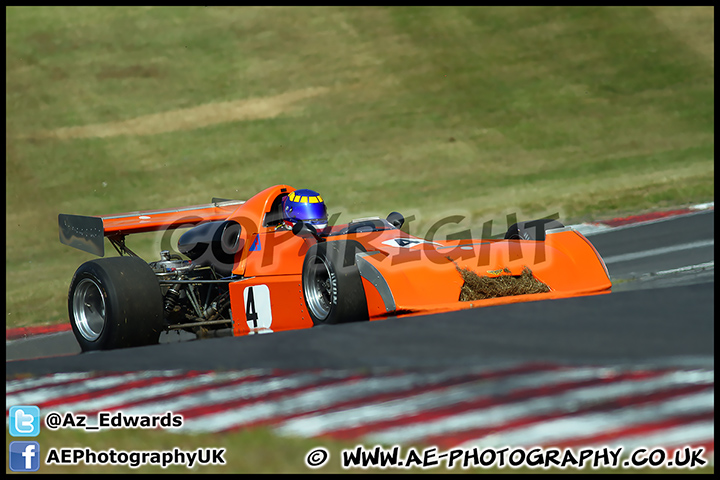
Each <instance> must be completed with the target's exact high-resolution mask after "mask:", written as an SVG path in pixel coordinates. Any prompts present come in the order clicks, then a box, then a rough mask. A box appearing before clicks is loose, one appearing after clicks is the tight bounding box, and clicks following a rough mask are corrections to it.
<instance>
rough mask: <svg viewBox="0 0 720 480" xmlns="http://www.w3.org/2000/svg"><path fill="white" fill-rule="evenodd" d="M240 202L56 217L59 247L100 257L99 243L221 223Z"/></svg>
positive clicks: (102, 253)
mask: <svg viewBox="0 0 720 480" xmlns="http://www.w3.org/2000/svg"><path fill="white" fill-rule="evenodd" d="M243 203H245V201H244V200H224V199H219V198H213V203H209V204H206V205H195V206H191V207H182V208H176V209H167V210H145V211H140V212H129V213H120V214H117V215H108V216H102V217H87V216H83V215H66V214H64V213H61V214H59V215H58V226H59V229H60V243H62V244H64V245H68V246H70V247H73V248H77V249H79V250H82V251H84V252H88V253H92V254H94V255H98V256H100V257H103V256H105V243H104V241H103V239H104V238H105V237H109V238H111V239H122V238H124V237H125V235H129V234H132V233H143V232H153V231H157V230H170V229H173V228H180V227H188V226H192V225H197V224H199V223H203V222H211V221H214V220H225V219H226V218H228V217H229V216H230V214H232V213H233V212H234V211H235V210H237V208H238V206H240V205H242V204H243Z"/></svg>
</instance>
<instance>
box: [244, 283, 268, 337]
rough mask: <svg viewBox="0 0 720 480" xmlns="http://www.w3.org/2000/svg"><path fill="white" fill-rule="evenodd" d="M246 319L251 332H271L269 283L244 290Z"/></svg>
mask: <svg viewBox="0 0 720 480" xmlns="http://www.w3.org/2000/svg"><path fill="white" fill-rule="evenodd" d="M243 299H244V300H245V320H247V324H248V328H250V333H270V332H272V330H271V329H270V327H271V326H272V306H271V304H270V289H269V288H268V287H267V285H253V286H251V287H247V288H245V290H243Z"/></svg>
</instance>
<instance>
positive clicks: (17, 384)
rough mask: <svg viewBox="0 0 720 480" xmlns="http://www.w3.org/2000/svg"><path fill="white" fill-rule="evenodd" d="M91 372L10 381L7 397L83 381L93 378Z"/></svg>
mask: <svg viewBox="0 0 720 480" xmlns="http://www.w3.org/2000/svg"><path fill="white" fill-rule="evenodd" d="M91 376H92V374H91V373H90V372H79V373H56V374H54V375H48V376H45V377H40V378H24V379H20V380H10V381H8V382H5V395H7V394H8V393H14V392H18V391H21V390H28V389H31V388H37V387H43V386H48V385H56V384H58V383H65V382H70V381H73V380H83V379H86V378H89V377H91Z"/></svg>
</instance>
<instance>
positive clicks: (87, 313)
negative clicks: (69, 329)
mask: <svg viewBox="0 0 720 480" xmlns="http://www.w3.org/2000/svg"><path fill="white" fill-rule="evenodd" d="M73 316H74V318H75V325H76V326H77V329H78V331H79V332H80V335H82V337H83V338H84V339H86V340H88V341H90V342H94V341H95V340H97V339H98V338H99V337H100V334H101V333H102V331H103V328H105V298H104V297H103V294H102V291H101V290H100V286H99V285H98V284H97V283H96V282H95V281H94V280H91V279H89V278H85V279H83V280H81V281H80V283H78V285H77V287H76V288H75V293H74V294H73Z"/></svg>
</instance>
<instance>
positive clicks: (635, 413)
mask: <svg viewBox="0 0 720 480" xmlns="http://www.w3.org/2000/svg"><path fill="white" fill-rule="evenodd" d="M714 398H715V395H714V393H713V392H712V390H710V391H706V392H701V393H695V394H692V395H684V396H682V397H677V398H672V399H668V400H665V401H662V402H651V403H650V404H649V405H643V406H639V407H625V408H619V409H616V410H610V411H607V412H597V413H589V414H582V415H572V414H570V415H568V416H566V417H563V418H555V419H552V420H547V421H541V422H537V423H533V424H531V425H523V426H522V427H518V428H513V429H509V430H505V431H501V432H496V433H493V434H491V435H487V436H485V437H481V438H476V439H473V440H468V441H467V442H464V443H462V444H461V445H460V447H462V448H472V447H491V446H496V445H513V446H518V447H524V446H533V445H551V444H556V443H562V442H567V441H568V440H571V439H573V438H581V437H590V436H594V435H599V434H601V433H604V432H608V431H612V430H618V429H621V428H627V427H630V426H633V425H638V424H643V423H648V422H652V421H657V420H664V419H666V418H672V417H675V416H678V415H692V414H696V413H702V412H711V411H712V410H713V407H714V404H715V402H714Z"/></svg>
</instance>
